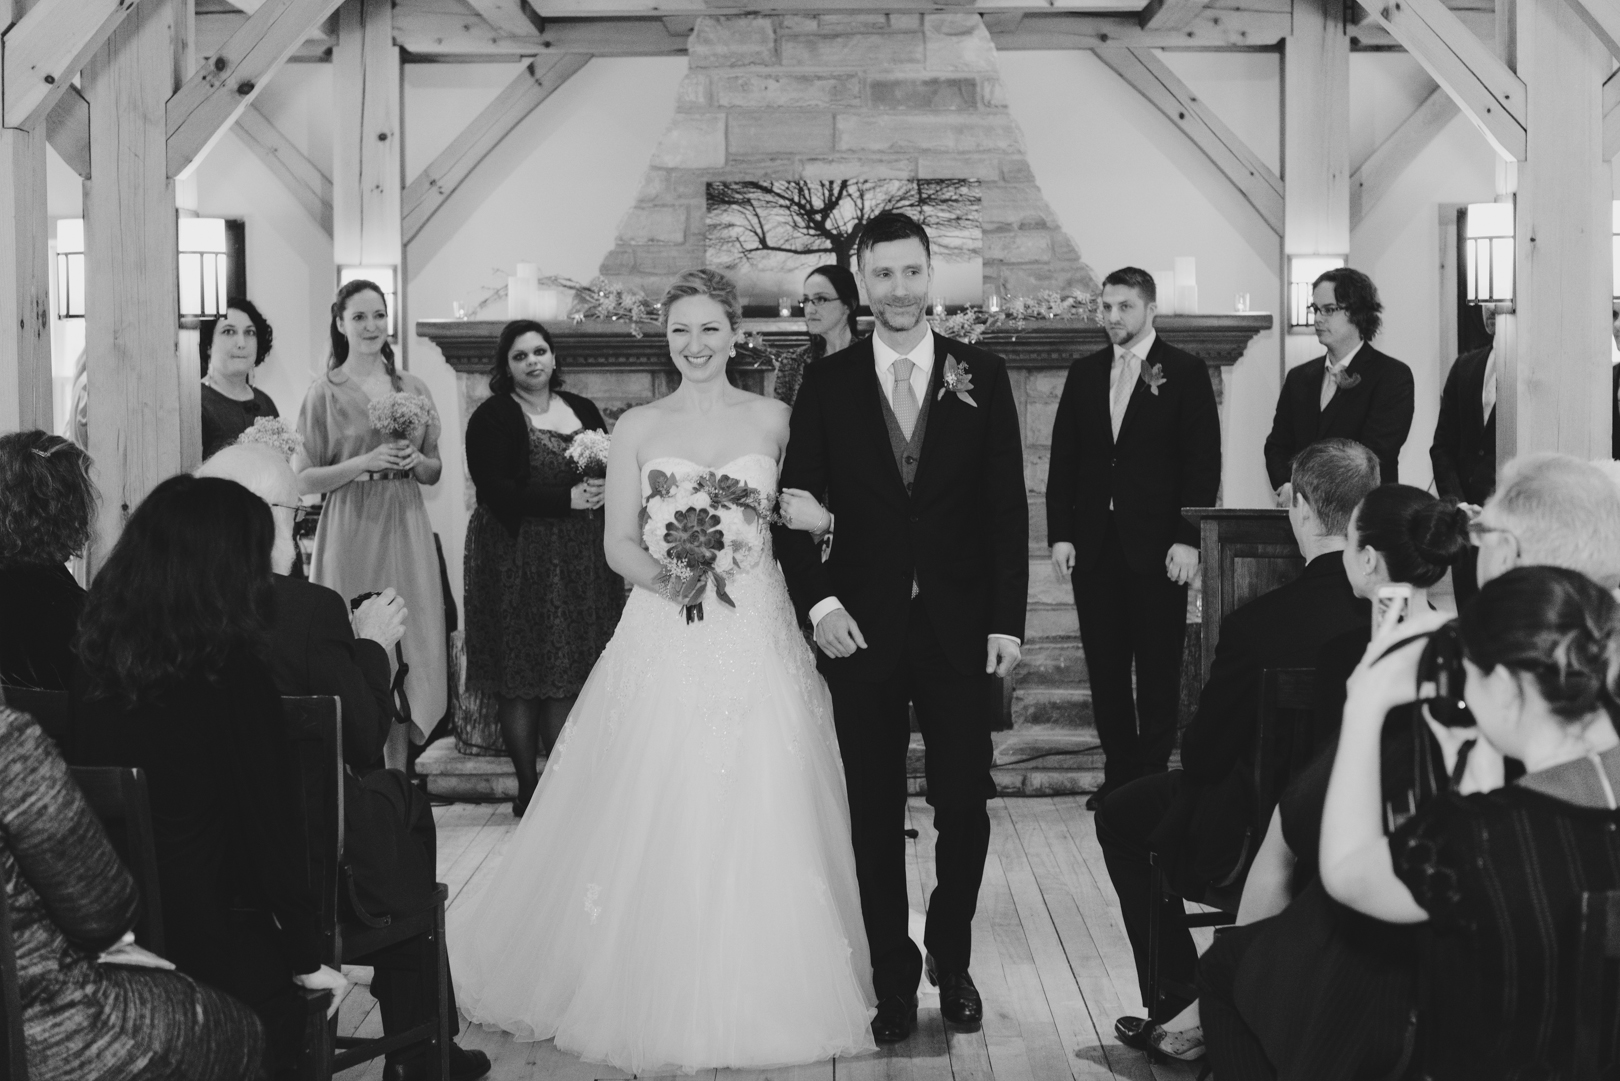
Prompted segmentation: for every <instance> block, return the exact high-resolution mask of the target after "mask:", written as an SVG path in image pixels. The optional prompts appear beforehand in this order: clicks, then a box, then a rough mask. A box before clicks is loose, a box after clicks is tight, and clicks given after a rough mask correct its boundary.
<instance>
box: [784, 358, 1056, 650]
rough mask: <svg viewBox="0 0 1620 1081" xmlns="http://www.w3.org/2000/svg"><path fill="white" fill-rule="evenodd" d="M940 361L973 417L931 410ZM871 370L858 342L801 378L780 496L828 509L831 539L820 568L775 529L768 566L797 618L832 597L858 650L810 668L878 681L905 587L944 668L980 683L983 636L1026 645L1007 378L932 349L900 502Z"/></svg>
mask: <svg viewBox="0 0 1620 1081" xmlns="http://www.w3.org/2000/svg"><path fill="white" fill-rule="evenodd" d="M946 357H954V358H955V359H956V362H957V363H958V364H965V365H966V366H967V370H968V372H969V374H970V378H971V381H972V384H973V389H972V390H971V391H970V392H969V397H971V398H972V399H973V402H974V404H971V405H970V404H968V403H967V402H964V401H962V400H960V399H959V398H958V397H957V396H956V395H955V394H953V393H951V392H949V391H947V392H946V393H945V395H944V397H940V396H939V395H940V390H941V387H942V377H943V373H944V368H945V360H946ZM873 364H874V362H873V356H872V342H871V339H866V340H864V341H860V342H857V343H855V344H854V345H852V346H850V347H849V348H848V349H845V350H843V351H841V352H839V353H835V354H834V355H832V356H829V357H825V358H823V359H822V360H818V361H817V362H816V363H814V364H812V365H810V366H809V367H808V368H806V369H805V373H804V382H803V385H802V386H801V387H800V389H799V397H798V400H797V401H796V402H795V403H794V407H793V423H792V435H791V437H790V438H789V441H788V450H787V461H786V463H785V464H784V466H783V468H782V481H781V483H782V487H784V488H802V489H804V490H806V491H808V492H810V493H811V494H812V495H814V496H815V497H816V498H817V499H820V500H822V501H823V502H824V503H826V504H827V506H828V507H829V508H830V509H831V510H832V511H833V512H834V513H835V514H836V515H837V532H836V535H835V536H834V538H833V545H832V554H831V556H830V557H829V558H828V559H827V560H826V562H822V560H821V556H820V552H819V549H818V548H817V546H816V545H815V543H814V542H813V541H812V540H811V538H810V535H809V534H807V533H803V532H798V531H791V530H783V529H778V530H777V531H776V534H775V540H776V554H777V557H778V559H779V560H780V561H781V564H782V570H783V572H784V574H785V575H786V576H787V581H788V587H789V589H790V591H791V593H792V595H793V600H794V604H795V605H796V606H797V607H798V609H799V613H800V614H801V615H805V614H807V613H808V612H809V610H810V608H811V607H813V606H814V605H815V604H817V603H818V602H819V601H821V600H823V599H824V598H826V597H832V596H836V597H837V598H838V600H839V602H840V603H842V604H843V606H844V608H845V609H846V610H848V612H849V614H850V616H851V617H852V618H854V620H855V622H856V623H857V624H858V625H859V627H860V629H861V634H862V636H863V637H864V638H865V639H866V644H867V648H866V649H863V650H857V651H856V652H855V655H854V656H852V657H847V658H842V659H833V658H829V657H826V656H825V655H821V656H820V657H819V660H820V663H821V665H822V667H823V668H824V669H825V670H827V671H828V673H829V674H831V673H833V672H835V671H836V672H838V673H839V674H842V675H845V676H848V677H852V678H858V679H865V680H880V679H883V678H885V677H886V676H887V675H888V674H889V673H890V672H891V671H892V670H893V669H894V666H895V665H896V664H897V663H898V662H899V660H900V657H901V652H902V649H903V647H904V644H905V631H906V618H907V612H908V610H909V608H910V603H909V602H910V597H911V583H912V578H913V575H915V577H916V581H917V585H918V588H919V591H920V592H919V599H920V600H921V602H922V603H923V604H925V605H926V606H927V612H928V617H929V619H930V621H931V622H932V624H933V627H934V630H935V633H936V634H937V635H938V638H939V642H940V646H941V647H942V648H943V649H944V651H945V655H946V656H947V657H948V658H949V659H950V662H951V664H952V665H953V666H955V667H956V668H957V669H958V670H959V671H962V672H964V673H968V672H979V673H982V672H983V671H984V661H985V638H986V637H987V636H988V635H991V634H1006V635H1012V636H1013V637H1015V638H1022V637H1023V635H1024V605H1025V599H1026V594H1027V593H1028V589H1029V503H1028V498H1027V496H1026V495H1025V491H1024V454H1023V445H1022V441H1021V440H1020V438H1019V429H1018V412H1017V409H1016V407H1015V406H1014V405H1013V398H1012V384H1011V382H1010V381H1009V379H1008V378H1007V367H1006V365H1005V364H1004V363H1003V362H1002V360H1001V358H1000V357H997V356H995V355H994V354H992V353H987V352H985V351H984V350H983V349H978V348H975V347H974V346H971V345H967V344H964V343H963V342H958V341H953V340H951V339H950V338H945V337H941V336H940V335H938V334H935V335H934V369H933V372H932V375H931V382H930V384H929V388H928V399H929V412H928V420H927V427H926V428H925V430H924V434H923V444H922V454H921V455H920V461H919V462H918V463H917V474H916V478H915V480H914V482H913V485H912V490H911V491H910V492H907V491H906V486H905V483H904V481H903V480H902V479H901V475H900V469H899V467H898V466H897V464H896V462H895V458H894V454H895V452H894V450H893V447H892V445H891V443H890V440H889V434H888V429H887V426H886V424H885V421H884V417H883V390H882V388H880V387H879V385H878V379H877V373H876V371H875V370H874V366H873Z"/></svg>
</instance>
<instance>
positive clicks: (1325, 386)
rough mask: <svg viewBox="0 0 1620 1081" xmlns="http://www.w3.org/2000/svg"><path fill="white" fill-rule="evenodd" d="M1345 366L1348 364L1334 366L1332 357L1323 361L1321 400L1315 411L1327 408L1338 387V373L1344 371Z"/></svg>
mask: <svg viewBox="0 0 1620 1081" xmlns="http://www.w3.org/2000/svg"><path fill="white" fill-rule="evenodd" d="M1346 367H1348V365H1345V364H1340V365H1339V366H1337V367H1334V364H1333V360H1332V358H1328V359H1327V360H1326V361H1325V363H1323V365H1322V400H1321V402H1320V404H1318V405H1317V407H1316V409H1317V412H1319V413H1320V412H1322V411H1323V410H1325V409H1327V407H1328V403H1329V402H1331V401H1332V400H1333V395H1334V394H1335V393H1337V392H1338V389H1339V373H1340V372H1342V371H1344V369H1345V368H1346Z"/></svg>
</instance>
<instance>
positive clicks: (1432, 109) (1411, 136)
mask: <svg viewBox="0 0 1620 1081" xmlns="http://www.w3.org/2000/svg"><path fill="white" fill-rule="evenodd" d="M1456 115H1457V103H1456V102H1454V101H1452V100H1451V96H1450V95H1449V94H1447V93H1446V92H1445V91H1444V90H1442V89H1440V88H1439V87H1435V89H1434V92H1433V93H1431V94H1430V95H1429V96H1428V97H1427V98H1425V99H1423V103H1422V104H1421V105H1419V106H1418V107H1417V109H1416V111H1414V112H1413V113H1412V115H1411V116H1409V117H1407V118H1406V119H1405V120H1403V121H1401V124H1400V126H1399V127H1397V128H1396V129H1395V130H1394V131H1393V132H1391V133H1390V135H1389V138H1387V139H1385V140H1384V141H1383V142H1382V143H1380V144H1378V147H1377V148H1376V149H1375V150H1374V151H1373V152H1372V153H1371V154H1368V155H1367V160H1366V161H1364V162H1362V163H1361V164H1360V165H1358V166H1357V167H1356V170H1355V172H1353V173H1351V174H1350V228H1351V229H1355V228H1356V226H1358V225H1360V224H1361V221H1362V219H1363V218H1365V217H1366V216H1367V215H1368V214H1370V213H1372V208H1373V207H1374V206H1376V205H1378V201H1379V200H1380V199H1382V198H1383V197H1384V194H1385V193H1386V192H1388V191H1389V189H1390V187H1391V185H1393V184H1394V183H1395V180H1396V178H1397V177H1399V176H1400V175H1401V174H1402V173H1403V172H1405V171H1406V167H1407V166H1408V165H1411V164H1412V160H1413V159H1414V158H1416V157H1417V156H1418V154H1419V153H1421V152H1422V150H1423V148H1424V147H1426V146H1428V145H1429V144H1430V143H1432V142H1434V137H1435V136H1436V135H1439V134H1440V132H1441V131H1442V130H1443V129H1444V128H1445V126H1446V125H1447V124H1449V123H1451V120H1452V118H1453V117H1455V116H1456Z"/></svg>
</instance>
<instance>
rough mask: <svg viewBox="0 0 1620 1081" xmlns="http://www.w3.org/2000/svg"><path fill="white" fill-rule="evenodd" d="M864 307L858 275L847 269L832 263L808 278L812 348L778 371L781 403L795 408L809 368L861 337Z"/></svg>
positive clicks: (784, 360)
mask: <svg viewBox="0 0 1620 1081" xmlns="http://www.w3.org/2000/svg"><path fill="white" fill-rule="evenodd" d="M860 306H861V294H860V291H859V289H857V288H856V285H855V275H853V274H851V273H850V272H849V271H848V270H846V269H844V268H843V267H841V266H837V265H834V264H832V263H829V264H827V265H826V266H818V267H816V269H814V270H812V271H811V272H810V273H809V274H808V275H806V276H805V279H804V329H805V330H806V331H808V332H809V334H810V344H808V345H806V346H805V347H804V348H802V349H800V350H798V351H797V352H795V353H791V354H789V355H788V356H786V357H783V358H782V363H781V365H780V366H779V367H778V368H777V370H776V391H775V393H776V397H777V400H778V401H783V402H786V403H787V404H788V405H792V404H793V399H795V398H797V397H798V396H799V383H800V381H801V380H803V379H804V369H805V367H806V366H807V365H810V364H812V363H814V362H815V361H818V360H820V359H821V358H822V357H830V356H832V355H833V354H834V353H837V352H839V351H841V350H844V349H848V348H849V347H850V345H852V344H853V343H854V341H855V338H856V335H857V333H858V331H857V324H856V322H855V312H856V310H857V309H858V308H859V307H860Z"/></svg>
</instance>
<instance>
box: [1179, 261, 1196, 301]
mask: <svg viewBox="0 0 1620 1081" xmlns="http://www.w3.org/2000/svg"><path fill="white" fill-rule="evenodd" d="M1176 313H1177V314H1178V315H1196V314H1197V313H1198V264H1197V260H1195V259H1194V258H1193V257H1192V256H1190V255H1178V256H1176Z"/></svg>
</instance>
